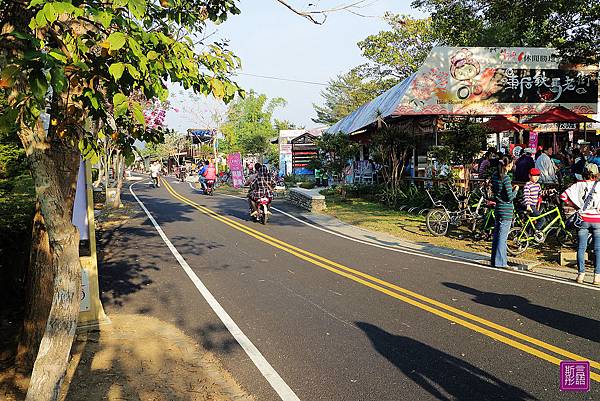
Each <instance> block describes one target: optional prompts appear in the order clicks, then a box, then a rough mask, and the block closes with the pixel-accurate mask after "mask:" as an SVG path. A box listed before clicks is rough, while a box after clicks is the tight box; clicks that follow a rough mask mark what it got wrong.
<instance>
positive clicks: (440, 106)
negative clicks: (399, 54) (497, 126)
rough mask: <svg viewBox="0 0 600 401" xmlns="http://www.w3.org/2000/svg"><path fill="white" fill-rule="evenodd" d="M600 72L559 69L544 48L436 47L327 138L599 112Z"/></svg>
mask: <svg viewBox="0 0 600 401" xmlns="http://www.w3.org/2000/svg"><path fill="white" fill-rule="evenodd" d="M597 77H598V66H583V67H577V68H574V67H573V68H568V69H565V68H561V60H560V57H559V56H558V55H557V54H556V50H554V49H548V48H501V47H469V48H463V47H434V48H433V49H432V50H431V52H430V53H429V55H428V56H427V59H426V60H425V62H424V63H423V65H421V66H420V67H419V69H418V71H417V72H415V73H414V74H413V75H411V76H410V77H408V78H406V79H405V80H404V81H402V82H400V83H399V84H398V85H396V86H394V87H393V88H391V89H389V90H388V91H386V92H384V93H383V94H381V95H380V96H378V97H376V98H375V99H373V100H372V101H370V102H369V103H366V104H364V105H362V106H360V107H359V108H358V109H356V110H354V111H353V112H352V113H350V114H349V115H347V116H346V117H344V118H343V119H341V120H340V121H338V122H337V123H336V124H335V125H333V127H331V128H329V129H328V130H327V132H329V133H337V132H342V133H344V134H351V133H353V132H356V131H359V130H362V129H364V128H366V127H368V126H369V125H371V124H373V123H374V122H376V121H377V120H378V119H386V118H388V117H401V116H442V115H471V116H473V115H476V116H496V115H531V114H541V113H544V112H545V111H547V110H549V109H551V108H553V107H556V106H564V107H565V108H566V109H569V110H571V111H572V112H574V113H577V114H595V113H596V112H597V110H598V79H597Z"/></svg>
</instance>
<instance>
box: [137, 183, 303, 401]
mask: <svg viewBox="0 0 600 401" xmlns="http://www.w3.org/2000/svg"><path fill="white" fill-rule="evenodd" d="M134 185H135V183H133V184H131V185H130V186H129V192H131V194H132V195H133V197H134V198H135V200H136V201H137V202H138V203H139V205H140V206H141V207H142V209H143V210H144V212H145V213H146V215H147V216H148V218H149V219H150V222H151V223H152V225H153V226H154V228H156V231H158V233H159V234H160V236H161V238H162V240H163V241H164V242H165V244H167V247H168V248H169V250H170V251H171V253H172V254H173V256H175V259H177V261H178V262H179V264H180V265H181V267H182V268H183V270H184V271H185V273H186V274H187V275H188V277H189V278H190V280H192V283H194V285H195V286H196V288H197V289H198V291H199V292H200V294H201V295H202V297H204V299H205V300H206V302H207V303H208V305H209V306H210V307H211V308H212V310H213V311H214V312H215V313H216V314H217V316H218V317H219V319H221V321H222V322H223V324H224V325H225V327H227V330H229V332H230V333H231V335H232V336H233V337H234V338H235V340H236V341H237V342H238V343H239V344H240V346H241V347H242V348H243V349H244V351H246V354H247V355H248V356H249V357H250V359H251V360H252V362H254V365H255V366H256V367H257V368H258V370H259V371H260V373H261V374H262V375H263V376H264V378H265V379H267V381H268V382H269V384H270V385H271V387H273V390H275V391H276V392H277V394H278V395H279V397H280V398H281V399H282V400H283V401H300V399H299V398H298V396H297V395H296V394H295V393H294V391H293V390H292V389H291V388H290V387H289V386H288V385H287V383H286V382H285V381H283V379H282V378H281V376H279V374H278V373H277V372H276V371H275V369H273V367H272V366H271V364H270V363H269V362H268V361H267V360H266V359H265V357H264V356H263V355H262V354H261V353H260V351H259V350H258V348H256V346H255V345H254V344H252V342H251V341H250V339H249V338H248V337H247V336H246V335H245V334H244V333H243V332H242V330H241V329H240V328H239V326H238V325H237V324H236V323H235V322H234V321H233V319H232V318H231V316H229V314H228V313H227V312H226V311H225V309H223V307H222V306H221V304H219V302H218V301H217V300H216V299H215V297H214V296H213V295H212V294H211V292H210V291H209V290H208V288H206V286H205V285H204V283H203V282H202V280H200V278H199V277H198V276H197V275H196V273H194V271H193V270H192V268H191V267H190V265H188V263H187V262H186V261H185V259H184V258H183V256H181V254H180V253H179V251H178V250H177V248H175V246H174V245H173V244H172V243H171V241H170V240H169V238H168V237H167V236H166V235H165V233H164V231H163V230H162V228H161V227H160V226H159V225H158V223H157V222H156V220H155V219H154V217H153V216H152V214H151V213H150V211H149V210H148V209H146V206H145V205H144V204H143V203H142V201H141V200H140V199H139V198H138V197H137V195H136V194H135V192H133V188H132V187H133V186H134Z"/></svg>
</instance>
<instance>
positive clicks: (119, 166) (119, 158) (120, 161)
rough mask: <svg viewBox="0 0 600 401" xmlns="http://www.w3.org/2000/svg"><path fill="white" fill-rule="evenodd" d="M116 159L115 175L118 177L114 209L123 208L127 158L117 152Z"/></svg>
mask: <svg viewBox="0 0 600 401" xmlns="http://www.w3.org/2000/svg"><path fill="white" fill-rule="evenodd" d="M114 158H115V175H116V177H115V178H116V187H115V198H114V200H113V205H112V206H113V208H119V207H121V188H122V187H123V172H124V169H125V158H124V157H123V153H121V151H119V150H117V151H116V154H115V155H114Z"/></svg>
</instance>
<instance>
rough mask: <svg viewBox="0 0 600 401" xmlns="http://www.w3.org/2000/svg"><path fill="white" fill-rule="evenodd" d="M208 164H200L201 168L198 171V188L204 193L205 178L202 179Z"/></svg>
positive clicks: (205, 162)
mask: <svg viewBox="0 0 600 401" xmlns="http://www.w3.org/2000/svg"><path fill="white" fill-rule="evenodd" d="M207 164H208V160H205V161H204V162H201V165H202V167H201V168H200V170H198V181H199V182H200V188H202V190H203V191H206V178H204V173H205V172H206V165H207Z"/></svg>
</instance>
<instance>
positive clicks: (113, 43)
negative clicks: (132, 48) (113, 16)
mask: <svg viewBox="0 0 600 401" xmlns="http://www.w3.org/2000/svg"><path fill="white" fill-rule="evenodd" d="M106 40H107V41H108V43H109V45H110V50H119V49H120V48H122V47H123V46H124V45H125V41H126V40H127V36H125V34H124V33H122V32H113V33H111V34H110V35H109V36H108V38H107V39H106Z"/></svg>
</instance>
